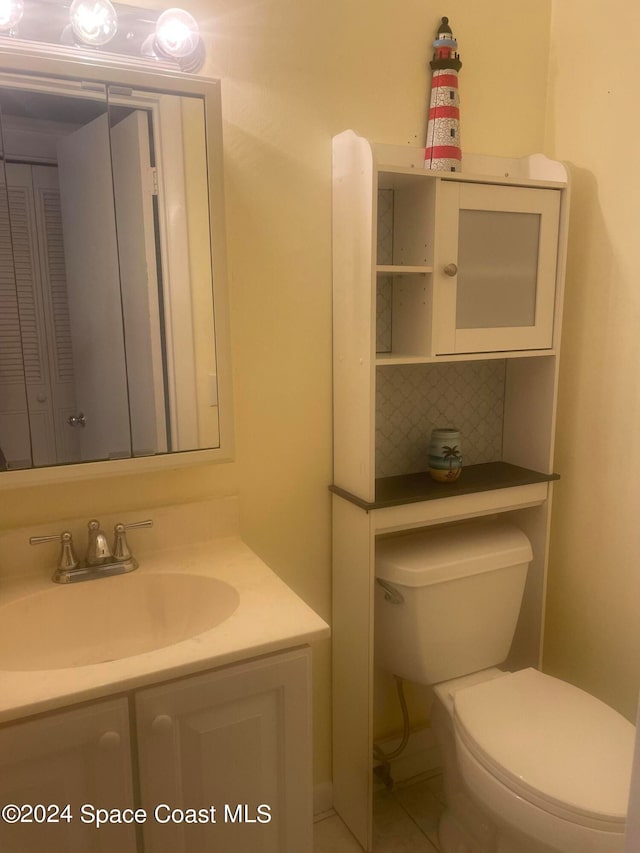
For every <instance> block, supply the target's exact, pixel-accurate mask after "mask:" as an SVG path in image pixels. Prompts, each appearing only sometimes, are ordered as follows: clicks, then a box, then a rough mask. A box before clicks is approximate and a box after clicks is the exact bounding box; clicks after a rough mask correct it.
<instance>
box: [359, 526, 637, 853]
mask: <svg viewBox="0 0 640 853" xmlns="http://www.w3.org/2000/svg"><path fill="white" fill-rule="evenodd" d="M531 560H532V550H531V544H530V542H529V540H528V538H527V537H526V535H525V534H524V533H523V532H522V531H521V530H520V529H519V528H518V527H516V526H515V525H514V524H512V523H510V522H508V521H505V520H502V519H489V520H481V521H473V522H465V523H463V524H458V525H452V526H450V527H446V528H438V529H434V530H421V531H418V532H417V533H416V532H414V533H409V534H403V535H401V536H393V537H389V538H387V539H382V540H380V541H379V542H378V544H377V548H376V594H375V595H376V604H375V651H376V665H377V666H379V667H381V668H383V669H385V670H387V671H388V672H390V673H393V674H394V675H399V676H401V677H402V678H406V679H409V680H411V681H416V682H419V683H422V684H429V685H431V686H432V687H433V690H434V693H435V701H434V705H433V709H432V716H431V723H432V727H433V732H434V735H435V738H436V741H437V743H438V746H439V749H440V752H441V756H442V762H443V771H444V782H445V793H446V798H447V810H446V811H445V813H444V815H443V817H442V819H441V822H440V827H439V836H440V844H441V848H442V853H623V850H624V831H625V824H626V811H627V801H628V796H629V783H630V778H631V763H632V757H633V749H634V737H635V728H634V726H633V725H632V724H631V723H629V722H628V721H627V720H625V719H624V718H623V717H622V716H621V715H620V714H618V713H617V712H616V711H614V710H613V709H612V708H610V707H609V706H607V705H605V704H604V703H603V702H601V701H600V700H598V699H596V698H594V697H593V696H590V695H589V694H588V693H585V692H584V691H583V690H580V689H578V688H577V687H574V686H573V685H570V684H567V683H566V682H564V681H561V680H560V679H558V678H553V677H551V676H549V675H545V674H543V673H541V672H539V671H538V670H536V669H533V668H528V669H523V670H519V671H516V672H507V671H504V670H501V669H499V668H498V667H499V665H500V664H501V663H503V662H504V661H505V659H506V658H507V656H508V654H509V649H510V646H511V642H512V639H513V635H514V631H515V627H516V623H517V620H518V614H519V611H520V606H521V603H522V596H523V593H524V587H525V581H526V577H527V571H528V567H529V563H530V562H531Z"/></svg>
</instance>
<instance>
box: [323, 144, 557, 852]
mask: <svg viewBox="0 0 640 853" xmlns="http://www.w3.org/2000/svg"><path fill="white" fill-rule="evenodd" d="M333 156H334V184H333V279H334V480H333V485H332V487H331V490H332V492H333V494H334V496H333V521H334V531H333V562H334V584H333V620H334V621H333V643H334V659H333V677H334V691H333V692H334V718H333V719H334V803H335V807H336V810H337V811H338V812H339V813H340V815H341V817H342V818H343V820H344V821H345V822H346V823H347V825H348V826H349V827H350V829H351V831H352V832H353V833H354V835H355V836H356V837H357V838H358V840H359V841H360V843H361V844H362V846H363V847H364V848H365V849H366V850H371V849H372V833H371V814H372V811H371V809H372V766H371V764H372V763H371V752H372V732H373V680H374V641H373V638H374V607H373V600H374V576H375V559H376V545H377V543H378V542H380V541H381V540H382V537H385V536H386V535H387V534H391V533H394V532H398V531H403V530H411V529H419V528H427V527H432V526H434V525H446V524H449V523H451V522H456V521H459V520H462V519H469V518H474V517H480V516H487V515H493V514H502V513H509V515H510V517H511V519H512V520H513V521H514V522H515V524H516V525H517V526H518V527H519V528H520V529H521V530H522V531H523V532H524V533H525V534H526V536H527V537H528V539H529V540H530V542H531V545H532V549H533V558H532V562H531V567H530V570H529V573H528V577H527V583H526V588H525V593H524V599H523V605H522V609H521V614H520V619H519V622H518V626H517V629H516V636H515V640H514V644H513V647H512V651H511V655H510V664H511V665H512V666H527V665H537V664H538V663H539V654H540V645H541V638H542V624H543V608H544V591H545V575H546V562H547V540H548V529H549V517H550V504H551V493H552V483H553V480H554V479H557V475H555V474H554V472H553V467H552V466H553V445H554V431H555V409H556V393H557V376H558V353H559V344H560V332H561V324H562V300H563V281H564V263H565V252H566V233H567V216H568V178H567V173H566V170H565V168H564V166H563V165H562V164H560V163H557V162H554V161H550V160H548V159H547V158H545V157H543V156H542V155H532V156H530V157H526V158H522V159H520V160H513V159H506V158H496V157H481V156H477V157H474V156H472V155H465V160H464V171H463V172H461V173H456V174H452V173H449V172H432V171H428V170H425V169H424V149H422V148H410V147H404V146H389V145H376V144H373V143H370V142H369V141H367V140H366V139H364V138H362V137H360V136H358V135H357V134H355V133H354V132H353V131H345V132H344V133H342V134H340V135H338V136H337V137H335V139H334V151H333ZM492 363H493V364H495V365H496V368H495V369H489V368H487V367H486V366H487V365H490V364H492ZM489 415H490V416H489ZM444 426H454V427H457V428H458V429H460V430H461V432H462V442H463V448H462V452H463V457H464V456H465V442H467V445H468V447H469V456H470V458H471V459H472V461H473V463H474V464H466V462H465V463H463V472H462V476H461V477H460V479H459V480H458V481H457V482H456V483H450V484H446V485H442V484H438V483H435V482H433V481H431V480H430V478H429V476H428V474H426V473H425V471H426V468H427V458H426V456H427V454H426V451H427V446H428V442H429V435H430V432H431V429H433V428H435V427H444ZM421 460H423V461H421ZM376 470H378V471H380V472H383V474H382V475H379V476H378V477H376Z"/></svg>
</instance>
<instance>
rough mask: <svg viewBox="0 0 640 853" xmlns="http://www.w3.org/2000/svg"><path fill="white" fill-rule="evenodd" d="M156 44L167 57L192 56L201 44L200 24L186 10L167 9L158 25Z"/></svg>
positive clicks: (159, 19)
mask: <svg viewBox="0 0 640 853" xmlns="http://www.w3.org/2000/svg"><path fill="white" fill-rule="evenodd" d="M155 42H156V46H157V48H158V50H159V51H160V52H161V53H163V54H164V55H165V56H171V57H174V58H176V59H179V58H181V57H184V56H190V55H191V54H192V53H194V52H195V51H196V50H197V48H198V45H199V43H200V30H199V29H198V22H197V21H196V19H195V18H194V17H193V15H190V14H189V12H185V10H184V9H167V10H166V12H163V13H162V14H161V15H160V17H159V18H158V21H157V23H156V38H155Z"/></svg>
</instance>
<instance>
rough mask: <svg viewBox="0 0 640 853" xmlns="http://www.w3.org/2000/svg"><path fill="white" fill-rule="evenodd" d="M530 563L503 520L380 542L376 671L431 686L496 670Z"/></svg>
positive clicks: (525, 545) (519, 535) (522, 541)
mask: <svg viewBox="0 0 640 853" xmlns="http://www.w3.org/2000/svg"><path fill="white" fill-rule="evenodd" d="M532 556H533V555H532V551H531V543H530V542H529V540H528V538H527V537H526V536H525V534H524V533H523V532H522V531H521V530H520V529H519V528H518V527H516V526H515V525H514V524H512V523H511V522H508V521H504V520H501V519H491V520H482V521H474V522H465V523H464V524H456V525H452V526H450V527H444V528H438V529H436V530H429V529H428V530H420V531H418V532H416V533H409V534H403V535H401V536H393V537H389V538H387V539H380V540H378V542H377V544H376V585H375V586H376V590H375V662H376V665H377V666H380V667H382V668H383V669H385V670H387V671H389V672H391V673H393V674H394V675H400V676H402V677H403V678H408V679H410V680H411V681H417V682H420V683H424V684H436V683H437V682H439V681H447V680H449V679H450V678H457V677H458V676H461V675H467V674H469V673H472V672H478V671H479V670H482V669H486V668H488V667H491V666H496V665H497V664H500V663H502V662H503V661H504V660H505V659H506V657H507V655H508V654H509V649H510V647H511V641H512V639H513V634H514V631H515V627H516V623H517V621H518V614H519V612H520V605H521V603H522V595H523V592H524V585H525V581H526V577H527V569H528V567H529V563H530V562H531V559H532Z"/></svg>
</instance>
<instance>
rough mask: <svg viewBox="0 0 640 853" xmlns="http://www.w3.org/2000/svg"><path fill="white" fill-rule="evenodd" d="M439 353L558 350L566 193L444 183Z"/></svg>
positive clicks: (437, 291) (437, 295)
mask: <svg viewBox="0 0 640 853" xmlns="http://www.w3.org/2000/svg"><path fill="white" fill-rule="evenodd" d="M440 189H441V197H440V212H439V215H438V222H439V226H438V227H439V239H438V259H437V263H436V264H435V271H434V319H435V324H434V327H435V340H434V343H435V352H436V353H453V352H460V353H462V352H488V351H497V350H514V349H540V348H548V347H551V345H552V337H553V313H554V303H555V279H556V260H557V239H558V223H559V210H560V193H559V191H557V190H553V189H537V188H536V189H534V188H529V187H505V186H497V185H488V184H480V183H478V184H466V183H454V182H452V181H443V182H442V185H441V188H440Z"/></svg>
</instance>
